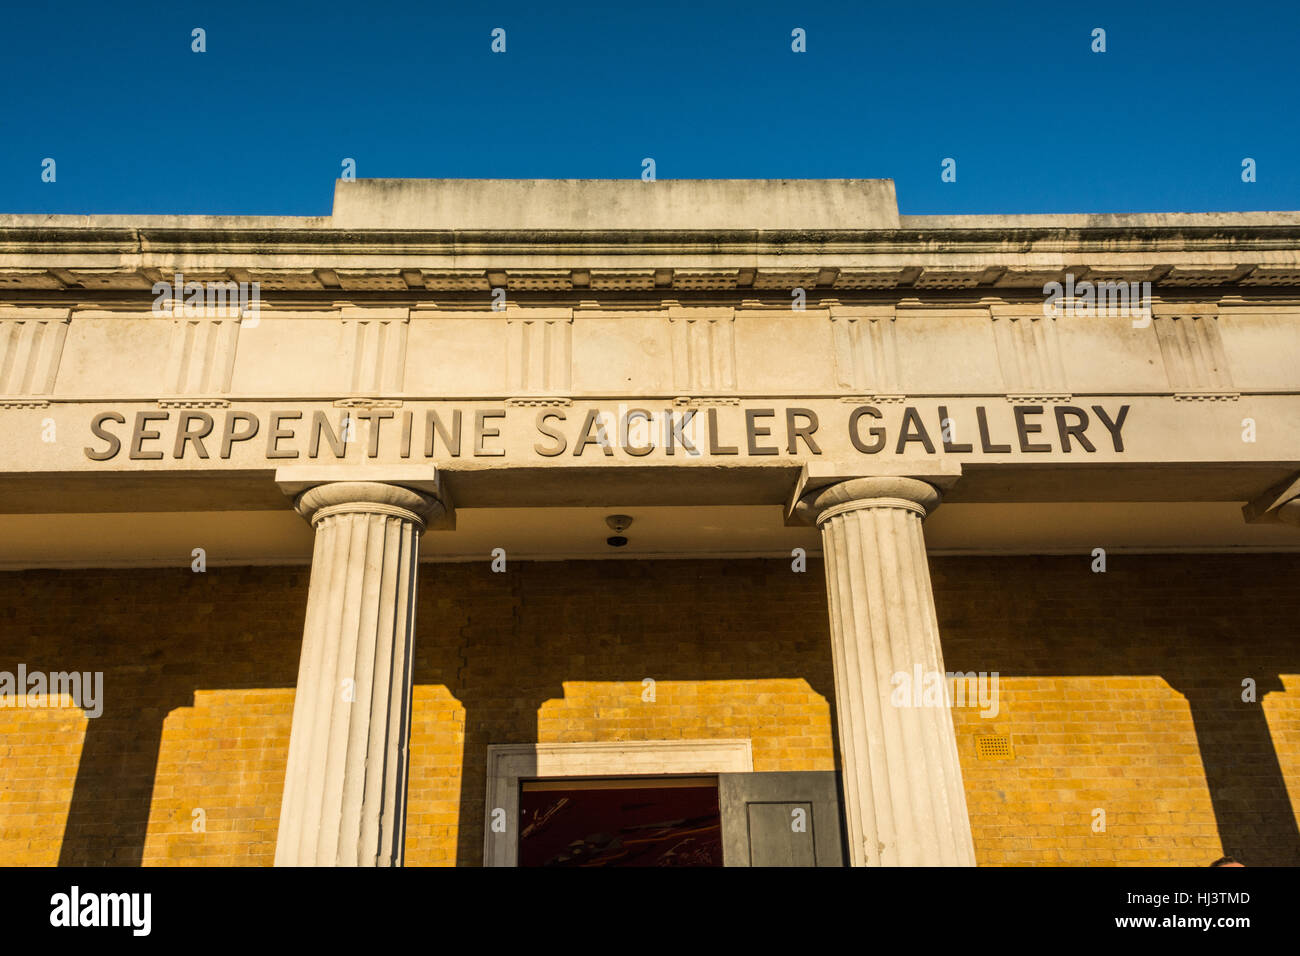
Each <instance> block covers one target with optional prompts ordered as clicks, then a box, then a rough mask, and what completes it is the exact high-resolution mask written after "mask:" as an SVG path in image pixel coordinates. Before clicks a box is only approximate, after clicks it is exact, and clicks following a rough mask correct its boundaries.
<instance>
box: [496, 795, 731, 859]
mask: <svg viewBox="0 0 1300 956" xmlns="http://www.w3.org/2000/svg"><path fill="white" fill-rule="evenodd" d="M519 788H520V792H519V856H518V860H519V865H520V866H535V867H545V866H549V867H566V866H567V867H602V866H609V867H624V866H626V867H638V866H656V867H669V866H722V865H723V859H722V826H721V814H720V811H719V803H718V778H717V776H715V775H707V776H683V777H665V776H647V777H621V778H609V777H605V778H578V777H564V778H556V779H549V780H523V781H521V782H520V784H519Z"/></svg>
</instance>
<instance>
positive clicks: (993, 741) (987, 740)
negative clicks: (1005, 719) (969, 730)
mask: <svg viewBox="0 0 1300 956" xmlns="http://www.w3.org/2000/svg"><path fill="white" fill-rule="evenodd" d="M975 754H976V756H977V757H979V759H980V760H1012V759H1014V758H1015V753H1013V752H1012V750H1011V738H1010V737H1009V736H1008V735H1006V734H981V735H980V736H978V737H976V738H975Z"/></svg>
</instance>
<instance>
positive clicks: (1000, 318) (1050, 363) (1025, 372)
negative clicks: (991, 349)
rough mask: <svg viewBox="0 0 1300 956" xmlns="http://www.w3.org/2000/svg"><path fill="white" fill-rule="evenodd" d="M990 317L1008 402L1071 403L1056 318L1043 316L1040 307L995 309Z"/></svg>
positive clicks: (999, 307)
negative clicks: (1068, 401)
mask: <svg viewBox="0 0 1300 956" xmlns="http://www.w3.org/2000/svg"><path fill="white" fill-rule="evenodd" d="M990 315H991V318H992V320H993V342H994V344H995V345H996V347H997V353H998V368H999V369H1000V370H1001V372H1002V383H1003V385H1004V387H1005V388H1006V390H1007V398H1008V399H1009V400H1010V401H1012V402H1017V401H1066V400H1068V399H1069V397H1070V389H1069V386H1068V385H1067V384H1066V380H1065V365H1064V363H1063V362H1062V360H1061V344H1060V339H1059V337H1058V333H1057V328H1056V318H1055V317H1054V316H1048V315H1043V312H1042V307H1041V306H1031V307H1026V308H1019V307H1008V306H996V305H995V306H993V307H992V308H991V309H990Z"/></svg>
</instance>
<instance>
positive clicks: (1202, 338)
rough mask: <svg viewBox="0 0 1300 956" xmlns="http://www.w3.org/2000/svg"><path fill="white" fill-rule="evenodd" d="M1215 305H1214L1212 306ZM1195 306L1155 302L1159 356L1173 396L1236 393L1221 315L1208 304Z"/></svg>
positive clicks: (1228, 396) (1193, 397)
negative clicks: (1185, 306) (1186, 306)
mask: <svg viewBox="0 0 1300 956" xmlns="http://www.w3.org/2000/svg"><path fill="white" fill-rule="evenodd" d="M1211 308H1212V307H1211ZM1191 311H1192V310H1190V309H1189V310H1182V309H1178V308H1176V307H1171V306H1168V305H1165V306H1154V307H1153V308H1152V312H1153V314H1154V318H1153V320H1152V323H1151V325H1152V328H1154V329H1155V334H1156V341H1157V342H1159V343H1160V357H1161V358H1162V359H1163V360H1164V364H1165V373H1166V375H1167V376H1168V378H1169V387H1170V388H1171V389H1173V392H1174V397H1175V398H1178V399H1187V400H1206V399H1226V400H1231V399H1235V398H1236V397H1237V394H1238V393H1237V392H1236V390H1235V389H1234V388H1233V385H1232V376H1231V375H1230V374H1229V373H1228V356H1227V354H1226V353H1225V352H1224V350H1223V337H1222V335H1221V334H1220V331H1219V318H1218V316H1217V315H1214V314H1206V313H1208V312H1209V311H1210V309H1207V308H1206V307H1205V306H1198V307H1195V311H1196V313H1199V314H1190V313H1191Z"/></svg>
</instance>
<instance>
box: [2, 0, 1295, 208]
mask: <svg viewBox="0 0 1300 956" xmlns="http://www.w3.org/2000/svg"><path fill="white" fill-rule="evenodd" d="M195 27H202V28H203V29H204V30H206V35H207V36H206V39H207V52H205V53H194V52H192V51H191V30H192V29H193V28H195ZM495 27H502V28H504V29H505V30H506V52H505V53H504V54H493V53H492V52H491V50H490V43H491V36H490V34H491V31H492V29H493V28H495ZM795 27H800V28H802V29H804V30H806V31H807V48H808V49H807V52H806V53H802V54H797V53H794V52H792V51H791V48H790V45H791V30H792V29H794V28H795ZM1095 27H1102V28H1104V29H1105V30H1106V46H1107V49H1106V52H1105V53H1093V52H1092V51H1091V49H1090V47H1091V43H1092V38H1091V33H1092V30H1093V29H1094V28H1095ZM1297 28H1300V4H1295V3H1277V4H1276V5H1272V4H1267V3H1264V4H1257V3H1249V4H1242V3H1237V4H1224V3H1199V2H1195V0H1192V2H1185V3H1068V2H1067V3H1054V2H1053V3H998V2H986V3H978V4H976V3H970V4H949V3H942V2H934V3H912V2H907V0H895V2H892V3H888V4H877V3H868V2H857V3H843V4H828V3H816V2H798V3H794V2H785V3H779V2H777V3H770V2H763V0H755V2H751V3H742V2H726V3H709V2H696V3H686V2H674V0H663V2H660V0H655V2H629V3H626V4H614V5H610V6H608V7H607V6H606V5H604V4H599V5H598V4H594V3H591V4H579V3H571V4H565V3H560V2H557V3H550V2H547V3H538V2H535V0H534V2H532V3H500V2H488V3H468V4H456V5H452V4H439V3H434V2H425V3H395V2H387V0H368V2H365V3H358V2H351V3H333V2H330V0H321V2H319V3H294V2H288V3H279V2H274V0H263V2H260V3H245V2H241V0H226V2H211V3H190V2H187V0H174V2H166V3H156V4H155V3H131V2H129V0H128V2H125V3H104V2H102V0H98V2H93V3H81V2H70V3H42V2H22V3H16V4H11V5H10V8H9V9H7V10H6V15H5V18H4V20H3V22H0V49H3V56H2V57H0V80H2V81H3V84H2V86H0V89H3V91H4V93H3V108H0V212H12V213H46V212H48V213H183V212H194V213H239V214H250V215H252V214H260V215H268V214H287V215H324V214H328V212H329V208H330V202H331V197H332V193H333V181H334V179H335V178H336V177H337V176H338V175H339V174H340V170H341V168H342V167H341V163H342V161H343V159H344V158H345V157H352V158H355V160H356V162H357V175H358V176H360V177H381V176H382V177H388V176H404V177H444V176H445V177H506V178H533V177H536V178H615V179H617V178H638V177H639V176H640V173H641V161H642V159H643V158H644V157H653V158H654V159H655V162H656V167H657V173H658V177H659V178H660V179H669V178H739V179H748V178H838V177H853V178H857V177H864V178H874V177H880V178H890V179H893V180H895V182H896V183H897V188H898V196H899V205H900V208H901V210H902V212H904V213H913V214H922V213H992V212H1007V213H1012V212H1137V211H1184V210H1185V211H1209V210H1250V209H1289V210H1290V209H1300V159H1298V156H1297V154H1298V148H1300V123H1297V113H1298V112H1300V109H1298V108H1297V102H1296V101H1297V93H1298V92H1300V56H1297V54H1296V37H1297V35H1298V34H1300V30H1298V29H1297ZM46 157H50V158H53V159H54V160H55V162H56V164H57V166H56V181H55V182H53V183H45V182H42V181H41V168H42V167H41V163H42V160H43V159H45V158H46ZM945 157H952V158H954V159H955V160H956V161H957V181H956V182H955V183H944V182H941V181H940V172H941V162H942V160H943V159H944V158H945ZM1245 157H1250V158H1252V159H1254V160H1255V161H1256V164H1257V181H1256V182H1254V183H1243V182H1242V179H1241V164H1242V160H1243V158H1245Z"/></svg>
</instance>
